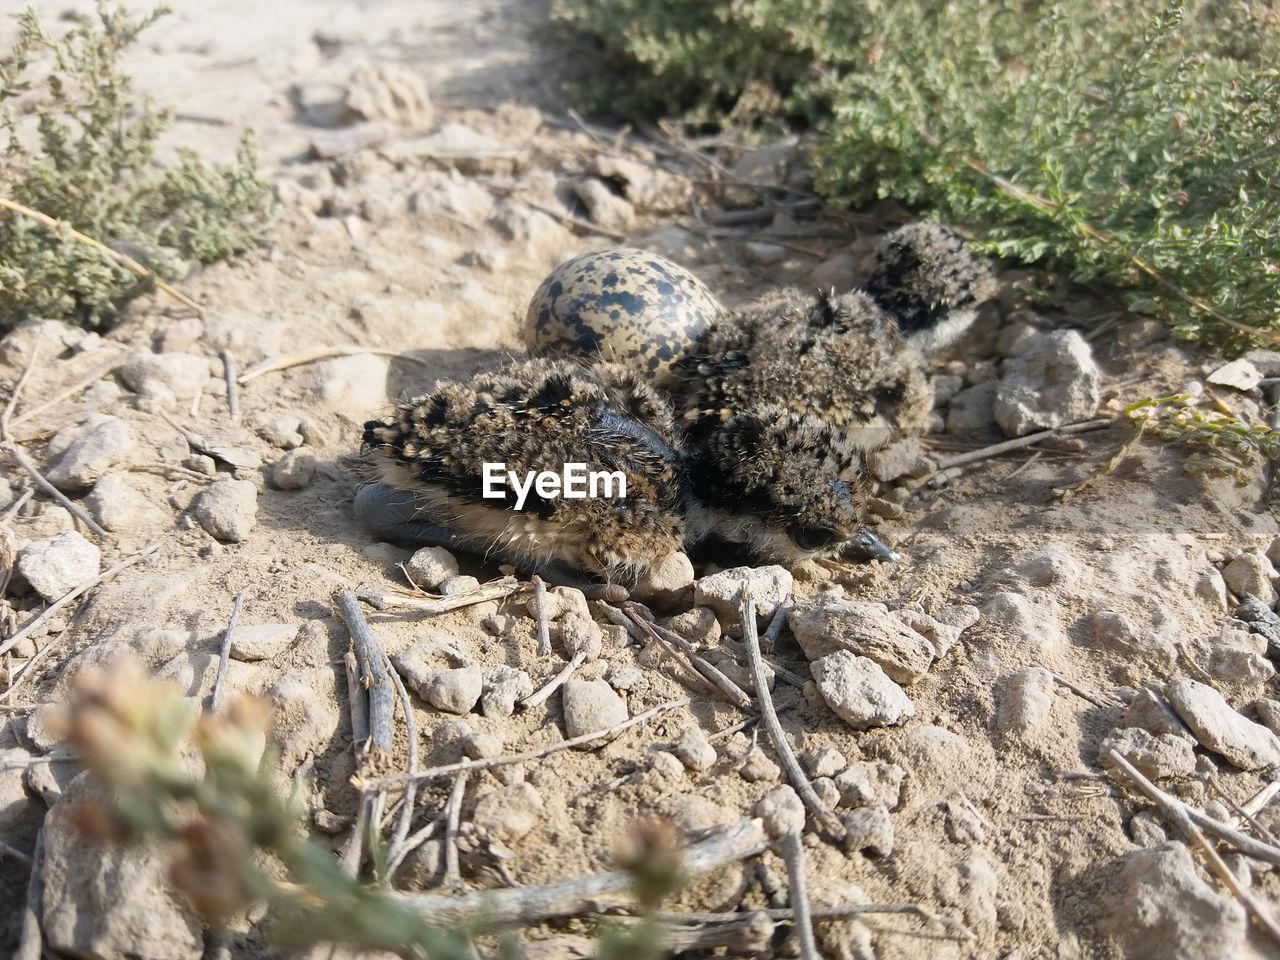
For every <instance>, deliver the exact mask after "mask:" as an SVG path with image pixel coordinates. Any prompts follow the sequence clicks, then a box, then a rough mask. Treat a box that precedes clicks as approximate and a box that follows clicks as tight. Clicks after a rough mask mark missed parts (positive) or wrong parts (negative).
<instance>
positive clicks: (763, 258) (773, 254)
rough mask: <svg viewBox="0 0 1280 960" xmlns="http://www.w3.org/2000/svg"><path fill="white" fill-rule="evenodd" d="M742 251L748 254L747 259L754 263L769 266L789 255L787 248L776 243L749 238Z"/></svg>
mask: <svg viewBox="0 0 1280 960" xmlns="http://www.w3.org/2000/svg"><path fill="white" fill-rule="evenodd" d="M742 252H743V253H745V254H746V256H747V259H748V260H750V261H751V262H752V263H758V264H760V265H761V266H766V267H767V266H770V265H771V264H775V263H780V262H782V260H783V259H784V258H785V257H786V255H787V248H786V247H780V246H778V244H776V243H760V242H758V241H754V240H748V241H747V242H746V243H744V244H743V245H742Z"/></svg>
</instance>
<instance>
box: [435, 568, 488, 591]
mask: <svg viewBox="0 0 1280 960" xmlns="http://www.w3.org/2000/svg"><path fill="white" fill-rule="evenodd" d="M436 589H437V590H438V591H439V592H440V594H441V596H445V597H457V596H461V595H463V594H467V593H475V592H476V591H477V590H479V589H480V581H479V580H477V579H476V578H475V577H473V576H470V575H468V574H460V575H459V576H456V577H450V578H449V579H448V580H445V581H444V582H443V583H441V584H440V586H439V587H437V588H436Z"/></svg>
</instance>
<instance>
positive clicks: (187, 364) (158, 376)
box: [120, 351, 209, 399]
mask: <svg viewBox="0 0 1280 960" xmlns="http://www.w3.org/2000/svg"><path fill="white" fill-rule="evenodd" d="M120 379H121V380H123V381H124V384H125V386H126V387H128V388H129V389H130V390H132V391H133V392H134V393H137V394H140V395H141V396H144V397H162V398H166V399H167V397H168V396H169V395H172V396H175V397H181V398H184V399H190V398H191V397H193V396H195V395H196V394H197V393H200V392H201V391H203V390H204V385H205V382H206V381H207V380H208V379H209V361H208V360H207V359H206V358H205V357H201V356H197V355H196V354H192V353H150V352H147V351H140V352H138V353H135V354H134V355H133V356H131V357H130V358H129V359H128V360H126V361H125V363H124V366H122V367H121V368H120Z"/></svg>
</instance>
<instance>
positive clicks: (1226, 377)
mask: <svg viewBox="0 0 1280 960" xmlns="http://www.w3.org/2000/svg"><path fill="white" fill-rule="evenodd" d="M1205 380H1207V381H1208V382H1209V383H1212V384H1216V385H1217V386H1220V387H1231V388H1232V389H1233V390H1240V391H1242V392H1244V393H1248V392H1249V391H1250V390H1252V389H1253V388H1254V387H1256V386H1257V385H1258V384H1259V383H1261V382H1262V371H1261V370H1259V369H1258V368H1257V367H1256V366H1254V364H1253V362H1252V361H1250V360H1249V359H1248V357H1240V358H1239V359H1237V360H1232V361H1231V362H1230V363H1224V364H1223V365H1222V366H1220V367H1219V368H1218V369H1217V370H1215V371H1213V373H1211V374H1209V376H1207V377H1205Z"/></svg>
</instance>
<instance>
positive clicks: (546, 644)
mask: <svg viewBox="0 0 1280 960" xmlns="http://www.w3.org/2000/svg"><path fill="white" fill-rule="evenodd" d="M533 608H534V612H535V613H536V615H537V618H538V650H537V653H538V656H540V657H545V656H546V655H547V654H549V653H550V652H551V627H550V626H549V625H548V624H547V585H546V584H545V583H543V581H542V578H541V577H539V576H537V575H536V574H535V575H534V578H533Z"/></svg>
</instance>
